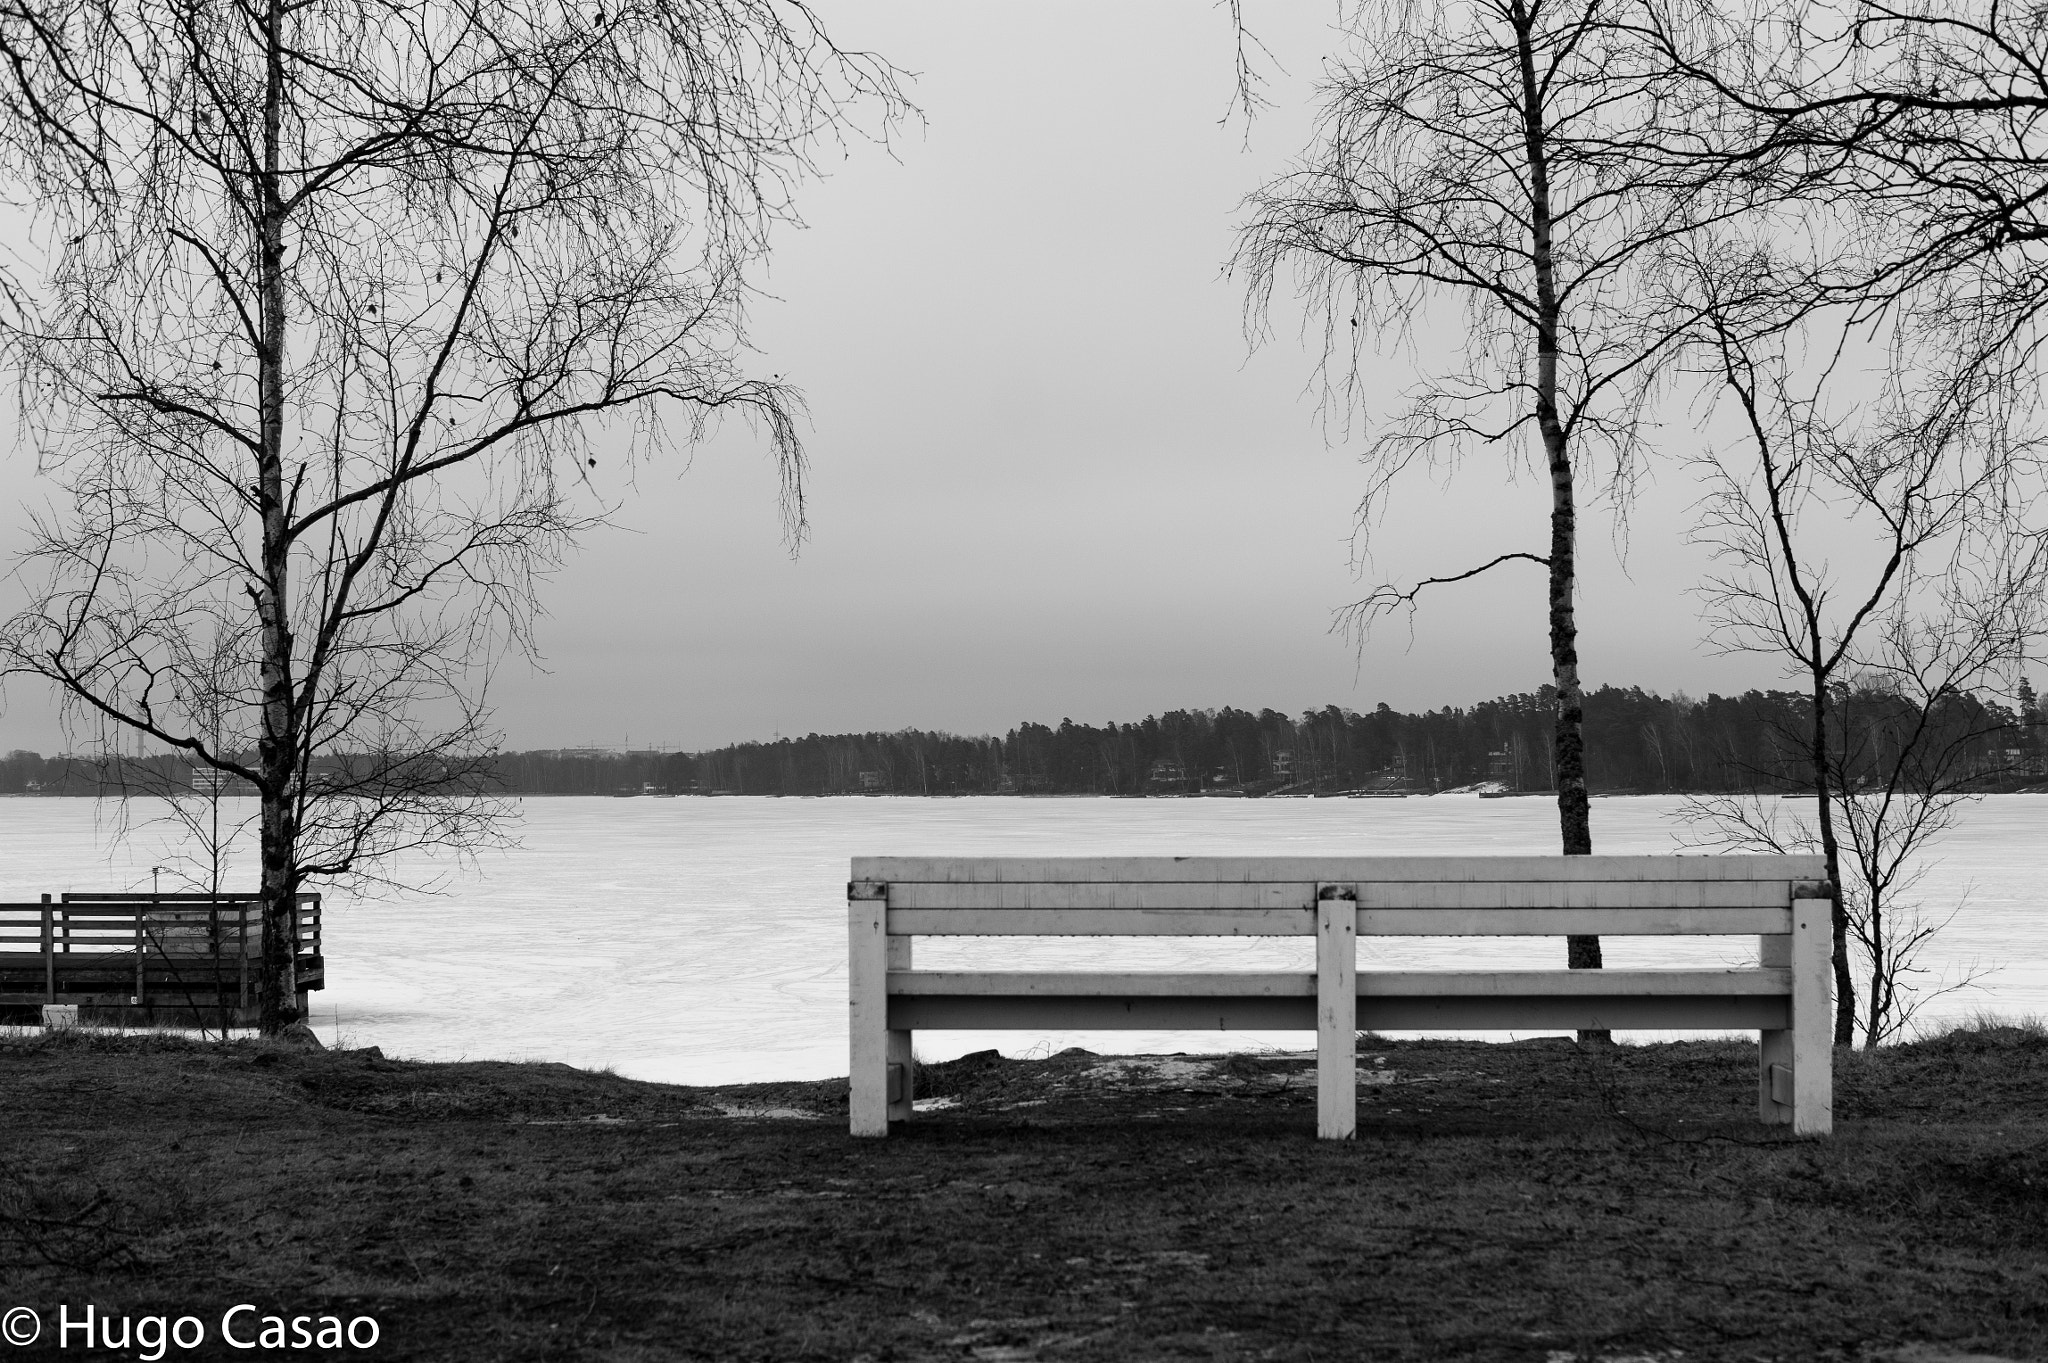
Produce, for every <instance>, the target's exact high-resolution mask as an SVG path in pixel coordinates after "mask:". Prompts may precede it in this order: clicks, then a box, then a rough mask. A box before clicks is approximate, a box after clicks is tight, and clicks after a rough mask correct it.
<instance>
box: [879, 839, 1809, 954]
mask: <svg viewBox="0 0 2048 1363" xmlns="http://www.w3.org/2000/svg"><path fill="white" fill-rule="evenodd" d="M1825 873H1826V868H1825V863H1824V862H1823V861H1822V859H1821V858H1820V857H1817V856H1592V857H1555V856H1550V857H1525V856H1499V857H856V858H854V860H853V884H852V885H851V886H850V887H849V893H850V894H851V895H852V896H853V897H855V898H877V899H885V900H886V902H887V905H888V914H887V920H886V921H887V929H886V930H887V932H888V933H889V934H890V935H892V936H943V937H951V936H1067V935H1074V936H1157V935H1168V936H1248V937H1249V936H1258V937H1292V936H1314V935H1315V932H1316V916H1315V906H1316V900H1317V897H1318V896H1319V895H1321V894H1327V893H1332V892H1336V893H1346V894H1348V895H1355V897H1356V899H1357V903H1358V932H1359V934H1360V935H1376V936H1446V937H1449V936H1550V935H1566V934H1581V933H1584V934H1608V935H1623V936H1649V935H1661V934H1709V933H1715V934H1718V933H1744V934H1748V933H1754V934H1757V935H1759V936H1770V935H1777V934H1783V933H1786V932H1789V931H1790V930H1791V914H1792V907H1791V906H1792V901H1793V900H1795V899H1799V898H1807V897H1816V896H1820V895H1824V894H1825V893H1826V891H1825V886H1824V877H1825Z"/></svg>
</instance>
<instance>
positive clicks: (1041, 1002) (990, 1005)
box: [888, 994, 1792, 1033]
mask: <svg viewBox="0 0 2048 1363" xmlns="http://www.w3.org/2000/svg"><path fill="white" fill-rule="evenodd" d="M1791 1014H1792V1008H1791V1000H1790V999H1789V998H1788V997H1786V996H1784V995H1781V994H1673V995H1653V996H1649V997H1644V996H1640V995H1626V994H1589V995H1583V996H1579V997H1560V996H1556V995H1549V996H1545V995H1536V996H1532V997H1521V996H1485V995H1481V996H1472V995H1459V996H1453V997H1445V998H1422V997H1388V996H1380V997H1372V996H1365V997H1361V998H1360V999H1359V1000H1358V1017H1357V1025H1358V1026H1360V1027H1366V1028H1375V1029H1381V1030H1387V1031H1393V1030H1409V1029H1413V1030H1423V1031H1435V1030H1444V1031H1474V1032H1479V1031H1507V1032H1524V1033H1527V1032H1540V1031H1566V1030H1573V1031H1575V1030H1578V1029H1581V1028H1598V1027H1640V1028H1654V1029H1660V1030H1661V1029H1684V1030H1688V1031H1750V1030H1757V1029H1776V1028H1783V1027H1786V1026H1788V1025H1789V1024H1790V1021H1791ZM888 1025H889V1026H890V1027H892V1028H901V1029H904V1030H906V1031H915V1030H917V1029H919V1028H934V1029H945V1028H965V1029H970V1030H990V1031H1003V1030H1017V1031H1031V1032H1061V1031H1070V1030H1072V1031H1133V1030H1135V1031H1158V1032H1164V1031H1224V1032H1312V1031H1314V1030H1315V1025H1316V1001H1315V999H1313V998H1310V997H1302V996H1296V995H1270V996H1266V997H1252V998H1245V997H1228V998H1226V997H1209V996H1201V995H1193V996H1190V995H1182V996H1179V997H1169V996H1149V997H1148V996H1145V995H1133V994H1126V995H1121V996H1118V995H1107V994H1105V995H1082V996H1078V997H1077V996H1071V995H1070V996H1068V997H1065V998H1044V997H1023V998H1019V997H1012V996H1004V995H1000V994H923V995H920V994H892V995H890V996H889V1001H888Z"/></svg>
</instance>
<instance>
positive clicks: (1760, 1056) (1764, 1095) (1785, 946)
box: [1756, 934, 1798, 1126]
mask: <svg viewBox="0 0 2048 1363" xmlns="http://www.w3.org/2000/svg"><path fill="white" fill-rule="evenodd" d="M1756 963H1757V964H1758V965H1760V966H1765V967H1768V968H1772V969H1777V970H1788V969H1790V968H1791V966H1792V938H1791V937H1790V936H1788V935H1784V934H1772V935H1769V936H1764V937H1759V938H1757V939H1756ZM1795 988H1796V987H1795ZM1793 1003H1794V1005H1795V1009H1794V1014H1793V1017H1794V1020H1795V1021H1796V1020H1797V1016H1798V1014H1797V1010H1796V1005H1797V1003H1798V997H1797V994H1796V992H1795V994H1794V998H1793ZM1791 1072H1792V1029H1791V1028H1789V1027H1788V1028H1785V1029H1784V1030H1783V1031H1779V1030H1777V1029H1775V1028H1774V1029H1772V1030H1769V1031H1763V1032H1759V1033H1757V1061H1756V1115H1757V1118H1758V1120H1760V1121H1762V1122H1763V1123H1764V1124H1765V1125H1767V1126H1789V1125H1791V1122H1792V1105H1791V1104H1790V1103H1789V1102H1787V1103H1781V1102H1779V1101H1778V1090H1779V1089H1781V1088H1783V1087H1784V1085H1783V1084H1782V1083H1780V1082H1777V1081H1776V1078H1775V1076H1776V1074H1778V1073H1783V1074H1786V1075H1790V1074H1791Z"/></svg>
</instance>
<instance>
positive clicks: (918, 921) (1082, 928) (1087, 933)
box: [888, 905, 1792, 937]
mask: <svg viewBox="0 0 2048 1363" xmlns="http://www.w3.org/2000/svg"><path fill="white" fill-rule="evenodd" d="M888 930H889V932H890V933H891V934H892V935H895V936H899V937H1161V936H1165V937H1312V936H1314V935H1315V930H1316V926H1315V914H1314V913H1313V912H1312V911H1311V910H1308V909H897V908H892V909H890V910H889V918H888ZM1791 930H1792V910H1791V909H1789V908H1787V907H1785V906H1783V905H1779V906H1777V907H1761V906H1759V907H1752V908H1733V909H1722V908H1685V909H1374V910H1372V911H1370V912H1366V913H1360V914H1359V916H1358V933H1359V935H1360V936H1361V937H1562V936H1566V935H1569V934H1571V933H1575V932H1582V933H1591V934H1595V935H1605V936H1611V937H1659V936H1672V935H1694V936H1705V935H1714V934H1722V935H1726V934H1742V935H1750V934H1754V935H1757V936H1763V935H1766V934H1773V933H1784V932H1790V931H1791Z"/></svg>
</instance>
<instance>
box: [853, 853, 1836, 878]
mask: <svg viewBox="0 0 2048 1363" xmlns="http://www.w3.org/2000/svg"><path fill="white" fill-rule="evenodd" d="M1825 865H1826V864H1825V862H1824V861H1823V860H1822V859H1821V858H1820V857H1809V856H1735V855H1729V856H1680V857H1665V856H1625V857H1624V856H1593V857H1562V856H1555V857H1524V856H1515V857H855V858H854V859H853V878H854V879H855V880H878V881H886V882H889V883H890V884H892V885H893V884H898V883H909V882H934V883H939V884H972V883H978V882H1028V881H1073V882H1088V881H1159V882H1171V881H1218V882H1221V881H1240V882H1269V881H1290V882H1306V883H1311V884H1313V883H1331V884H1339V883H1349V882H1365V881H1415V882H1436V881H1496V880H1508V881H1513V880H1716V881H1729V880H1736V881H1739V880H1778V881H1784V880H1818V879H1820V878H1821V877H1822V876H1823V875H1824V873H1825Z"/></svg>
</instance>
